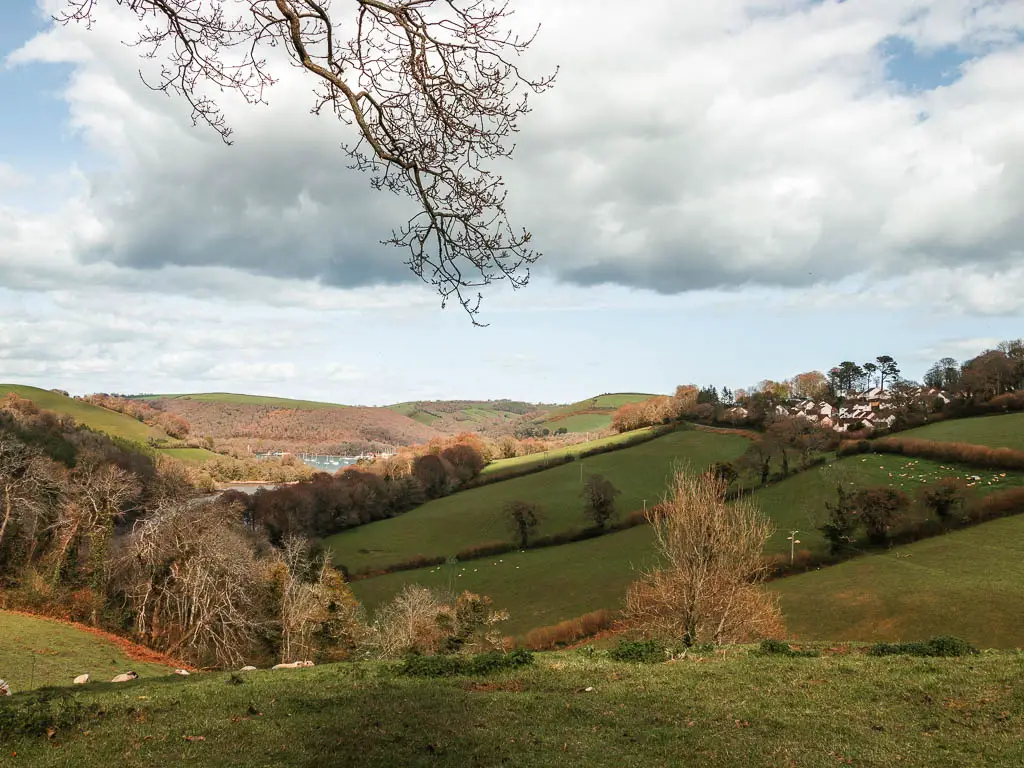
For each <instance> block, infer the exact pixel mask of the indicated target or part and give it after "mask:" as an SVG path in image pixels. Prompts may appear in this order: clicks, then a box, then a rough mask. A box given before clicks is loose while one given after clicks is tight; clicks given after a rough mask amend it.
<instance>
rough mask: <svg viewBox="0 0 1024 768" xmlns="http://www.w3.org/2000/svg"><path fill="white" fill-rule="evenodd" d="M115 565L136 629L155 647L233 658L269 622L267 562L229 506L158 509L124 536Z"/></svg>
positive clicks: (198, 657) (228, 661)
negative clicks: (265, 591)
mask: <svg viewBox="0 0 1024 768" xmlns="http://www.w3.org/2000/svg"><path fill="white" fill-rule="evenodd" d="M114 570H115V584H116V586H117V587H118V589H119V590H120V592H121V593H122V594H123V595H124V596H125V598H126V600H127V603H128V606H129V608H130V609H131V610H132V612H133V613H134V615H135V630H136V632H138V634H139V635H140V636H141V637H142V638H144V639H145V640H146V641H147V643H148V644H150V645H152V646H154V647H158V648H163V649H164V650H167V651H169V652H171V653H175V654H182V655H185V656H188V657H191V659H192V660H193V661H195V662H197V663H208V662H211V661H213V662H216V663H217V664H220V665H232V664H236V663H238V662H239V661H241V660H242V659H244V658H245V656H246V654H247V653H249V652H250V651H251V650H252V649H253V647H254V646H255V644H256V642H257V638H258V637H259V635H260V633H261V632H262V631H264V630H265V629H266V627H267V621H266V617H265V611H264V609H263V606H262V605H261V604H260V596H261V594H262V586H263V585H262V581H261V577H262V567H261V565H260V564H259V563H258V562H257V559H256V555H255V552H254V548H253V545H252V543H251V542H250V541H249V539H248V537H247V535H246V533H245V531H244V529H243V528H242V526H241V524H240V523H239V522H238V520H237V510H235V509H232V508H230V507H224V506H220V505H215V504H210V505H195V504H182V505H167V506H163V507H161V508H160V509H157V510H155V511H153V512H152V513H151V514H150V515H149V516H147V517H146V518H143V519H141V520H139V521H137V522H136V524H135V527H134V529H133V530H132V533H131V534H130V535H129V536H127V537H126V539H125V540H124V541H123V542H121V546H120V548H119V550H118V552H117V553H116V556H115V558H114Z"/></svg>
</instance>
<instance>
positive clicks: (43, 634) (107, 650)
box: [0, 611, 170, 691]
mask: <svg viewBox="0 0 1024 768" xmlns="http://www.w3.org/2000/svg"><path fill="white" fill-rule="evenodd" d="M128 670H134V671H136V672H138V673H139V675H140V676H141V677H151V676H154V675H166V674H167V673H168V672H169V671H170V668H169V667H165V666H162V665H159V664H149V663H146V662H140V661H133V660H132V659H130V658H128V656H126V655H125V653H124V651H122V650H121V649H120V648H119V647H118V646H117V645H116V644H115V643H113V642H111V641H110V640H109V639H108V638H107V637H104V636H98V635H94V634H92V633H90V632H86V631H85V630H83V629H80V628H78V627H76V626H74V625H71V624H65V623H62V622H59V621H53V620H51V619H43V618H37V617H35V616H24V615H22V614H19V613H9V612H7V611H0V679H4V680H6V681H7V682H8V683H10V685H11V689H12V690H14V691H27V690H29V689H31V688H42V687H43V686H47V685H70V684H71V681H72V680H74V679H75V678H76V677H78V676H79V675H82V674H88V675H90V677H92V679H93V680H95V681H108V680H110V679H111V678H112V677H114V676H115V675H119V674H121V673H122V672H127V671H128Z"/></svg>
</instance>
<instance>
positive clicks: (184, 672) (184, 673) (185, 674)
mask: <svg viewBox="0 0 1024 768" xmlns="http://www.w3.org/2000/svg"><path fill="white" fill-rule="evenodd" d="M174 674H176V675H181V676H182V677H188V675H189V672H188V670H187V669H176V670H174Z"/></svg>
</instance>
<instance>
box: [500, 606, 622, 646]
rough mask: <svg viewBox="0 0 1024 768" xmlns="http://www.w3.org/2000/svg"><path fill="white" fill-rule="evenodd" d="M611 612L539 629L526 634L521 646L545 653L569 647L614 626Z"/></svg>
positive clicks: (591, 614)
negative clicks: (560, 647)
mask: <svg viewBox="0 0 1024 768" xmlns="http://www.w3.org/2000/svg"><path fill="white" fill-rule="evenodd" d="M612 623H613V618H612V614H611V612H610V611H608V610H605V609H601V610H599V611H591V612H590V613H585V614H583V615H582V616H579V617H577V618H575V619H567V620H566V621H561V622H559V623H558V624H552V625H551V626H547V627H537V628H536V629H532V630H530V631H529V632H527V633H526V637H524V638H523V640H522V643H520V645H521V646H522V647H523V648H528V649H529V650H531V651H543V650H546V649H548V648H555V647H557V646H559V645H568V644H569V643H574V642H576V641H577V640H582V639H583V638H585V637H591V636H593V635H596V634H597V633H598V632H600V631H602V630H604V629H608V628H609V627H611V626H612Z"/></svg>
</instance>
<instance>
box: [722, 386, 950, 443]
mask: <svg viewBox="0 0 1024 768" xmlns="http://www.w3.org/2000/svg"><path fill="white" fill-rule="evenodd" d="M905 394H906V395H909V396H910V397H912V398H914V399H919V400H925V401H934V400H935V399H939V400H942V401H943V402H944V403H948V402H949V397H948V396H947V395H946V393H945V392H942V391H941V390H938V389H930V388H922V387H918V388H917V389H916V390H909V391H906V393H905ZM896 411H897V408H896V405H895V404H894V403H893V401H892V393H891V392H890V391H888V390H885V389H881V388H880V387H874V388H872V389H868V390H865V391H863V392H851V393H849V394H848V395H847V396H846V397H845V398H844V399H843V404H842V405H841V406H835V405H832V404H831V403H827V402H825V401H824V400H822V401H820V402H816V401H814V400H797V401H794V402H791V403H788V404H785V405H777V406H775V413H776V415H777V416H789V417H791V418H798V419H807V420H808V421H810V422H812V423H814V424H820V425H821V426H823V427H827V428H830V429H834V430H835V431H836V432H848V431H855V430H860V429H867V430H869V431H874V430H877V429H888V428H890V427H892V424H893V422H894V421H896ZM726 413H727V414H728V415H729V416H731V417H732V418H733V419H737V420H740V419H745V418H746V417H747V409H746V408H743V407H742V406H736V407H734V408H730V409H729V410H728V411H727V412H726Z"/></svg>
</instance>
